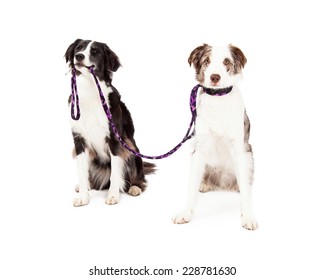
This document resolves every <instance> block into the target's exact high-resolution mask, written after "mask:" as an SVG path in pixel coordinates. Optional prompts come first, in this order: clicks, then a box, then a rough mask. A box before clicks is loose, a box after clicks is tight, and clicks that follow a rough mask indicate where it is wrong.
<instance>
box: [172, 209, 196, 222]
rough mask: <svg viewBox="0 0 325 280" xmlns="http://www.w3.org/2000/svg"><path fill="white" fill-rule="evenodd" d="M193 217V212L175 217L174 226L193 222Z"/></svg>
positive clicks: (184, 212)
mask: <svg viewBox="0 0 325 280" xmlns="http://www.w3.org/2000/svg"><path fill="white" fill-rule="evenodd" d="M192 215H193V214H192V211H191V210H184V211H183V212H181V213H179V214H177V215H176V216H174V218H173V219H172V220H173V223H174V224H186V223H188V222H190V221H191V220H192Z"/></svg>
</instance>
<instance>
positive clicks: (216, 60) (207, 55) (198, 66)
mask: <svg viewBox="0 0 325 280" xmlns="http://www.w3.org/2000/svg"><path fill="white" fill-rule="evenodd" d="M246 62H247V60H246V57H245V55H244V54H243V52H242V51H241V50H240V49H239V48H237V47H235V46H233V45H228V46H226V47H212V46H209V45H208V44H203V45H202V46H199V47H197V48H195V49H194V50H193V51H192V53H191V54H190V57H189V58H188V63H189V64H190V66H191V65H192V64H193V66H194V68H195V71H196V79H197V81H198V82H199V83H200V84H202V85H203V86H204V87H206V88H223V87H227V86H232V85H234V84H235V83H236V82H237V80H238V79H239V78H240V76H241V70H242V68H244V66H245V64H246Z"/></svg>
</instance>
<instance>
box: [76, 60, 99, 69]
mask: <svg viewBox="0 0 325 280" xmlns="http://www.w3.org/2000/svg"><path fill="white" fill-rule="evenodd" d="M75 66H77V67H79V68H81V67H85V68H87V69H89V70H90V68H93V69H95V68H96V66H95V65H90V66H88V65H85V64H83V63H82V62H77V63H75Z"/></svg>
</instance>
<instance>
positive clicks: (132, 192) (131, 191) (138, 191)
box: [128, 186, 142, 196]
mask: <svg viewBox="0 0 325 280" xmlns="http://www.w3.org/2000/svg"><path fill="white" fill-rule="evenodd" d="M141 193H142V191H141V189H140V188H139V187H138V186H132V187H131V188H130V189H129V191H128V194H130V195H133V196H137V195H140V194H141Z"/></svg>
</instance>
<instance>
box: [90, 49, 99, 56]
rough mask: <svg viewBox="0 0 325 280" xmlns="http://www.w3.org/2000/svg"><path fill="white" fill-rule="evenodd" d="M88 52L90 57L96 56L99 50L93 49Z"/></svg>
mask: <svg viewBox="0 0 325 280" xmlns="http://www.w3.org/2000/svg"><path fill="white" fill-rule="evenodd" d="M90 52H91V54H92V55H96V54H98V53H99V49H95V48H94V49H91V51H90Z"/></svg>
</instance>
